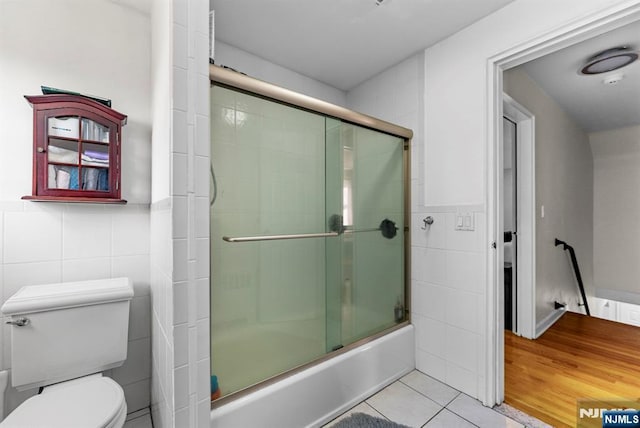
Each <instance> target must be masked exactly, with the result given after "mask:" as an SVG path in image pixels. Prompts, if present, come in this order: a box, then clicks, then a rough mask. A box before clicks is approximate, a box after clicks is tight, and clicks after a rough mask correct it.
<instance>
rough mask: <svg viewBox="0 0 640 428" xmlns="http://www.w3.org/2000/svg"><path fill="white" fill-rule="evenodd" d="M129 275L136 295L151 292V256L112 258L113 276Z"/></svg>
mask: <svg viewBox="0 0 640 428" xmlns="http://www.w3.org/2000/svg"><path fill="white" fill-rule="evenodd" d="M123 276H124V277H127V278H129V279H131V281H132V282H133V289H134V293H135V295H136V296H144V295H148V294H149V292H150V291H149V283H150V277H149V256H148V255H139V256H122V257H113V258H112V259H111V277H112V278H119V277H123Z"/></svg>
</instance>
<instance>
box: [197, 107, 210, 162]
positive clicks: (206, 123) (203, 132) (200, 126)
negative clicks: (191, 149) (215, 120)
mask: <svg viewBox="0 0 640 428" xmlns="http://www.w3.org/2000/svg"><path fill="white" fill-rule="evenodd" d="M195 125H196V128H195V129H196V140H195V152H196V156H204V157H209V156H210V155H211V139H210V137H209V133H210V120H209V116H203V115H201V114H198V115H196V124H195Z"/></svg>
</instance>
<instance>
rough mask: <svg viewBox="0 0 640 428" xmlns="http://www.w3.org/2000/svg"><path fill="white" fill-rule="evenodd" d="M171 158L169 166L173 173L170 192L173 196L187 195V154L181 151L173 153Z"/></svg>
mask: <svg viewBox="0 0 640 428" xmlns="http://www.w3.org/2000/svg"><path fill="white" fill-rule="evenodd" d="M172 159H173V160H172V162H171V167H172V169H173V174H172V188H171V194H172V195H174V196H187V177H188V175H189V172H188V171H187V170H188V168H187V156H186V155H183V154H181V153H174V154H173V155H172Z"/></svg>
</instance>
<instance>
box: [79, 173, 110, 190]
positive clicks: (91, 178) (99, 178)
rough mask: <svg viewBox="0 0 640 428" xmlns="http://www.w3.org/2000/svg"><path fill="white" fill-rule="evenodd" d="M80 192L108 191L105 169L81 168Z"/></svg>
mask: <svg viewBox="0 0 640 428" xmlns="http://www.w3.org/2000/svg"><path fill="white" fill-rule="evenodd" d="M82 190H97V191H100V192H108V191H109V170H108V169H107V168H82Z"/></svg>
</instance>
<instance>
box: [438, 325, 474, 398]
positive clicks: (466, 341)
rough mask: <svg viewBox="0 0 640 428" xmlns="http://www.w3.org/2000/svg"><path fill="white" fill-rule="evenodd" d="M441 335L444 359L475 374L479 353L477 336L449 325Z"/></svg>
mask: <svg viewBox="0 0 640 428" xmlns="http://www.w3.org/2000/svg"><path fill="white" fill-rule="evenodd" d="M443 333H444V336H445V353H444V357H445V359H446V360H447V361H450V362H453V363H455V364H456V365H458V366H460V367H462V368H464V369H467V370H469V371H471V372H473V373H475V372H476V370H477V368H478V364H477V358H478V354H479V352H480V341H479V336H478V335H477V334H475V333H471V332H469V331H467V330H463V329H460V328H457V327H453V326H450V325H447V326H446V327H445V329H444V332H443ZM452 386H453V385H452Z"/></svg>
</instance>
